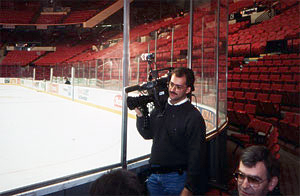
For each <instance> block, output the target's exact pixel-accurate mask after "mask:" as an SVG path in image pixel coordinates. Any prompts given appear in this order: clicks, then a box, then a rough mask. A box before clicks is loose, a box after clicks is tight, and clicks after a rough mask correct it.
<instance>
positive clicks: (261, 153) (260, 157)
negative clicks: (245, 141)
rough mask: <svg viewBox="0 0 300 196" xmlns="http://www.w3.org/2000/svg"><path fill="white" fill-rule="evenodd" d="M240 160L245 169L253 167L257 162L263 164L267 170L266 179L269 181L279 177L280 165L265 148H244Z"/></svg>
mask: <svg viewBox="0 0 300 196" xmlns="http://www.w3.org/2000/svg"><path fill="white" fill-rule="evenodd" d="M240 160H241V161H242V163H243V164H244V165H245V166H246V167H250V168H252V167H255V165H256V164H257V163H258V162H263V163H264V165H265V167H266V168H267V178H268V180H270V179H271V178H272V177H274V176H277V177H278V178H279V175H280V164H279V162H278V160H277V159H275V158H274V156H273V155H272V153H271V152H270V151H269V149H268V148H267V147H265V146H250V147H248V148H246V149H245V150H244V151H243V153H242V155H241V158H240Z"/></svg>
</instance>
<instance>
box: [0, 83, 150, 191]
mask: <svg viewBox="0 0 300 196" xmlns="http://www.w3.org/2000/svg"><path fill="white" fill-rule="evenodd" d="M121 120H122V116H121V115H119V114H115V113H112V112H108V111H105V110H101V109H98V108H95V107H91V106H87V105H84V104H81V103H77V102H72V101H70V100H67V99H64V98H60V97H56V96H53V95H49V94H46V93H43V92H38V91H36V90H32V89H27V88H24V87H21V86H8V85H0V193H1V192H4V191H7V190H12V189H15V188H19V187H22V186H26V185H30V184H35V183H38V182H43V181H46V180H51V179H55V178H58V177H63V176H67V175H70V174H75V173H78V172H82V171H87V170H90V169H94V168H99V167H102V166H107V165H111V164H114V163H120V160H121V126H122V125H121V124H122V123H121ZM127 145H128V147H127V148H128V149H127V159H132V158H135V157H139V156H142V155H145V154H149V153H150V148H151V141H146V140H144V139H143V138H142V137H141V136H140V135H139V133H138V132H137V130H136V128H135V119H131V118H128V141H127Z"/></svg>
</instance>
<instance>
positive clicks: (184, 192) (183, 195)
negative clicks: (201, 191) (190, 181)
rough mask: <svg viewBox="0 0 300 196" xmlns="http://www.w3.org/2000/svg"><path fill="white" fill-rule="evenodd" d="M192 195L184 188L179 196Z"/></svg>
mask: <svg viewBox="0 0 300 196" xmlns="http://www.w3.org/2000/svg"><path fill="white" fill-rule="evenodd" d="M192 195H193V193H192V192H191V191H189V190H188V189H187V188H185V187H184V189H183V190H182V191H181V194H180V196H192Z"/></svg>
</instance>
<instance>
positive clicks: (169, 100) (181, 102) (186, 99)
mask: <svg viewBox="0 0 300 196" xmlns="http://www.w3.org/2000/svg"><path fill="white" fill-rule="evenodd" d="M188 100H189V99H188V98H187V97H186V98H185V99H184V100H182V101H179V102H178V103H175V104H172V103H171V99H170V97H169V98H168V104H169V105H172V106H177V105H181V104H184V103H185V102H187V101H188Z"/></svg>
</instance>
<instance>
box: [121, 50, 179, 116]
mask: <svg viewBox="0 0 300 196" xmlns="http://www.w3.org/2000/svg"><path fill="white" fill-rule="evenodd" d="M145 56H146V55H145ZM142 57H143V56H142ZM144 58H145V59H146V60H147V61H148V63H149V64H151V63H152V60H153V54H150V55H148V56H146V57H144ZM173 69H174V68H172V67H168V68H163V69H158V70H152V69H151V66H150V72H149V76H148V82H144V83H143V84H141V85H134V86H128V87H126V88H125V92H126V93H129V92H133V91H139V92H141V93H144V94H143V95H140V96H137V97H130V96H128V97H127V106H128V108H129V109H130V110H133V109H135V108H140V109H142V112H143V114H144V115H148V108H147V104H148V103H154V107H155V108H157V109H160V110H162V109H163V107H164V104H165V102H166V101H167V99H168V82H169V80H170V78H171V72H172V70H173ZM166 71H167V73H166V74H165V75H164V76H162V77H159V73H161V72H162V73H163V72H166Z"/></svg>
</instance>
